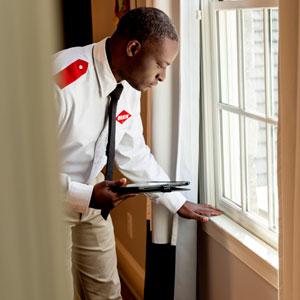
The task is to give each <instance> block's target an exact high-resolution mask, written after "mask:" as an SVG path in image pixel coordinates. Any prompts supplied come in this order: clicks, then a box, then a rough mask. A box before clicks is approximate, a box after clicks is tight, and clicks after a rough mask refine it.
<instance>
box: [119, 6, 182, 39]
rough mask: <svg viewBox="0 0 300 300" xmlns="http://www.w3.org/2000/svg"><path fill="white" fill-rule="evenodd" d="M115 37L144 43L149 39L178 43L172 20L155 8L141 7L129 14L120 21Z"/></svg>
mask: <svg viewBox="0 0 300 300" xmlns="http://www.w3.org/2000/svg"><path fill="white" fill-rule="evenodd" d="M115 35H117V36H120V37H124V38H127V39H129V40H132V39H136V40H138V41H139V42H141V43H142V42H144V41H146V40H148V39H154V40H163V39H164V38H169V39H171V40H175V41H178V35H177V32H176V29H175V27H174V25H173V24H172V21H171V20H170V18H169V17H168V16H167V15H166V14H165V13H164V12H163V11H161V10H159V9H157V8H153V7H139V8H135V9H132V10H130V11H129V12H127V13H126V14H125V15H124V16H123V17H122V18H121V19H120V21H119V23H118V26H117V29H116V31H115Z"/></svg>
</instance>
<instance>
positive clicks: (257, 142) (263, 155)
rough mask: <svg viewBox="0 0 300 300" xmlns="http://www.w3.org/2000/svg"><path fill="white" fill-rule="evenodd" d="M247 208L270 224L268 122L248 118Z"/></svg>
mask: <svg viewBox="0 0 300 300" xmlns="http://www.w3.org/2000/svg"><path fill="white" fill-rule="evenodd" d="M246 178H247V208H248V211H249V212H250V213H253V214H254V215H256V216H258V217H260V218H262V221H263V223H265V224H266V225H268V211H269V209H268V168H267V135H266V124H265V123H264V122H260V121H257V120H252V119H249V118H246Z"/></svg>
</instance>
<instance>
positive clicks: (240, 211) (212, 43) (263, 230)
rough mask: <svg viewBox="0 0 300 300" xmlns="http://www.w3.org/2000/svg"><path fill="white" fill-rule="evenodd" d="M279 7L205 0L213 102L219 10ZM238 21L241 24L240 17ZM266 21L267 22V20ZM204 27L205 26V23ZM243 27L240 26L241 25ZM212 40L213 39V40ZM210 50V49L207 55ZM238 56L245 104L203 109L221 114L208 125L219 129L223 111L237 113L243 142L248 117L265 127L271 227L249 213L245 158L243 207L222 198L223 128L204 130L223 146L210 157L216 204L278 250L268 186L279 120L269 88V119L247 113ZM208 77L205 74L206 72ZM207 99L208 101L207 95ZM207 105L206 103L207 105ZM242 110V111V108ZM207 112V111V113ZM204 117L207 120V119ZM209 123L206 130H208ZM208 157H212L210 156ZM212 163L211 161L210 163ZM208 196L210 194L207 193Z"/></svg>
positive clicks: (253, 0) (205, 44) (216, 90)
mask: <svg viewBox="0 0 300 300" xmlns="http://www.w3.org/2000/svg"><path fill="white" fill-rule="evenodd" d="M277 6H278V1H276V0H271V1H269V0H266V1H260V0H246V1H222V2H212V3H211V2H209V1H207V0H206V1H205V0H204V1H203V4H202V9H203V11H202V15H203V21H205V20H206V21H208V19H209V22H210V24H211V26H210V31H209V32H210V33H209V32H208V33H206V34H204V30H205V29H204V28H203V31H202V32H203V52H204V55H205V53H212V63H211V66H214V68H212V67H210V68H211V69H210V72H211V74H212V80H213V81H216V82H217V83H218V85H219V86H216V84H215V87H213V85H211V88H212V89H213V90H212V91H213V92H212V94H213V95H212V97H211V98H210V99H219V100H220V94H219V90H220V74H219V69H218V67H217V66H218V62H220V61H219V53H218V51H217V50H216V49H217V47H216V45H217V44H218V37H217V34H216V32H218V28H217V25H218V23H217V17H216V15H217V13H216V12H217V11H219V10H230V9H245V8H249V9H253V8H271V7H275V8H277ZM205 7H206V8H209V9H208V12H207V13H210V17H208V16H207V15H206V12H205V11H204V10H205ZM239 14H242V12H239ZM266 14H268V10H264V18H265V20H268V21H269V22H271V20H270V17H268V16H266ZM238 22H241V18H238ZM264 22H265V21H264ZM202 25H203V24H202ZM240 25H241V24H240ZM205 26H206V25H205ZM205 26H203V27H205ZM269 27H270V24H268V26H264V37H265V38H264V40H265V41H266V39H268V38H269V31H268V30H269ZM238 28H242V27H241V26H238ZM238 35H239V36H240V37H241V35H242V32H241V31H239V32H238ZM211 37H212V39H211ZM238 40H239V41H242V38H239V39H238ZM264 44H265V47H269V42H268V43H264ZM238 48H239V49H241V45H239V47H238ZM207 50H209V51H208V52H207ZM265 53H267V55H269V49H265ZM238 57H239V63H238V66H239V69H238V76H239V84H240V86H239V89H238V90H239V99H240V101H242V102H243V103H239V107H236V106H232V105H229V104H225V103H220V101H213V102H214V104H213V105H212V107H211V108H210V109H209V108H205V107H204V114H206V113H207V112H208V111H215V112H218V113H215V115H212V120H210V121H209V122H212V124H218V127H219V126H220V124H221V123H220V113H221V111H226V112H231V113H235V114H237V115H238V118H239V124H240V141H244V140H245V118H246V117H249V118H251V119H254V120H257V121H262V122H264V123H265V124H266V130H267V132H266V141H267V149H268V150H267V151H268V153H267V160H268V163H267V168H268V172H267V174H268V189H269V191H268V194H269V195H270V196H269V197H268V206H269V216H268V222H269V224H270V226H269V228H268V227H264V226H262V225H260V224H258V218H257V216H255V215H254V214H250V213H249V212H247V203H246V189H245V187H246V176H245V174H246V171H245V170H246V157H244V158H243V159H241V162H242V164H241V169H242V171H241V174H242V176H241V189H242V191H241V194H242V197H243V199H244V201H241V202H242V205H241V207H238V206H237V205H235V204H234V203H232V202H229V201H228V200H227V199H226V198H224V197H223V195H221V192H222V191H223V187H222V182H221V181H222V180H223V176H222V168H221V165H222V164H221V161H220V158H221V157H222V156H221V155H222V153H221V151H222V149H221V143H220V139H221V136H220V128H219V130H216V132H214V133H213V132H211V131H209V130H208V129H207V128H205V131H206V132H207V134H206V136H207V135H208V134H214V138H213V140H214V142H213V144H214V145H220V147H214V149H215V151H214V153H213V154H212V155H211V157H213V161H214V162H215V166H217V168H216V169H215V170H216V172H215V177H214V180H213V182H214V186H215V189H214V190H215V196H216V199H220V201H218V203H216V204H217V205H218V206H219V207H220V208H221V209H223V210H224V211H225V212H226V213H228V214H229V215H230V216H231V217H232V218H233V219H234V220H235V221H236V222H238V223H239V224H241V225H242V226H244V227H246V228H247V229H248V230H249V231H251V232H253V233H254V234H256V235H258V236H259V237H261V238H262V239H263V240H265V241H266V242H268V243H269V244H270V245H272V246H273V247H275V248H276V247H277V239H278V238H277V233H276V232H274V225H275V218H274V213H273V210H274V204H273V201H272V199H271V195H272V193H271V191H270V189H272V188H271V187H272V185H271V184H269V183H270V182H272V181H274V179H273V178H272V174H273V173H272V156H273V152H272V147H273V145H272V143H273V142H272V139H271V130H272V126H271V125H277V118H275V117H274V116H271V114H270V103H271V102H270V101H269V100H270V95H269V91H270V87H269V86H266V87H265V90H266V93H267V94H266V97H265V99H266V108H265V109H266V117H264V116H262V115H260V114H256V113H252V112H248V111H244V109H241V108H244V107H245V104H244V97H243V95H242V93H243V89H244V87H243V83H244V74H243V70H242V66H243V64H242V62H241V60H242V57H243V56H242V53H238ZM265 61H266V62H269V61H270V59H269V57H266V59H265ZM205 65H206V66H207V64H205V62H204V72H205V68H206V66H205ZM268 71H269V66H266V67H265V82H269V83H268V85H269V84H271V78H270V74H269V72H268ZM210 72H208V74H210ZM205 74H206V72H205ZM215 78H217V80H215ZM205 86H208V84H207V85H205V84H204V88H205ZM204 98H206V97H205V96H204ZM205 105H206V106H207V103H206V104H205ZM205 105H204V106H205ZM240 107H241V108H240ZM205 110H206V112H205ZM204 118H205V117H204ZM207 124H208V123H206V127H207ZM207 140H208V141H209V139H207ZM240 148H241V149H240V153H241V155H243V153H245V149H244V148H245V143H244V142H241V143H240ZM208 156H209V155H208ZM211 162H212V161H211ZM212 165H214V163H213V162H212ZM274 185H275V182H273V186H274ZM208 194H209V193H208Z"/></svg>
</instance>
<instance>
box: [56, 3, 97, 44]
mask: <svg viewBox="0 0 300 300" xmlns="http://www.w3.org/2000/svg"><path fill="white" fill-rule="evenodd" d="M60 3H61V11H62V25H63V48H64V49H65V48H70V47H75V46H84V45H88V44H91V43H92V42H93V29H92V28H93V27H92V7H91V1H90V0H60Z"/></svg>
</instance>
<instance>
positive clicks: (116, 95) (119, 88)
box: [109, 83, 123, 100]
mask: <svg viewBox="0 0 300 300" xmlns="http://www.w3.org/2000/svg"><path fill="white" fill-rule="evenodd" d="M122 91H123V85H122V84H120V83H119V84H118V85H117V86H116V88H115V89H114V90H113V91H112V92H111V93H110V94H109V96H110V97H111V98H112V99H114V100H119V98H120V96H121V94H122Z"/></svg>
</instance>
